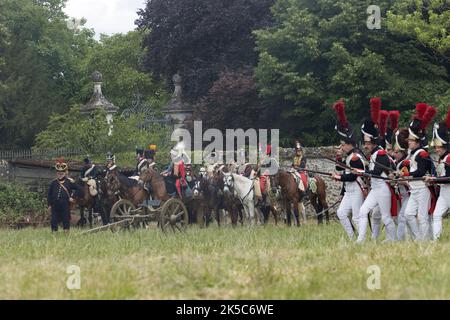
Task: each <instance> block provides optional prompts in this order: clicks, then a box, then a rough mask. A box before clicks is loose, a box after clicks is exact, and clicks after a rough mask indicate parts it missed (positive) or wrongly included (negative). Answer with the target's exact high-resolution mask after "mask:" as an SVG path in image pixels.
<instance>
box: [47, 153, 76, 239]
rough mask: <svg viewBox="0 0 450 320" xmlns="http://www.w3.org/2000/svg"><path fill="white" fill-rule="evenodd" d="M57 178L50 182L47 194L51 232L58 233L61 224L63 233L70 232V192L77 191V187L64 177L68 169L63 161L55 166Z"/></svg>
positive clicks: (71, 200)
mask: <svg viewBox="0 0 450 320" xmlns="http://www.w3.org/2000/svg"><path fill="white" fill-rule="evenodd" d="M55 169H56V176H57V178H56V179H55V180H53V181H52V183H51V184H50V188H49V189H48V194H47V204H48V209H49V211H51V229H52V232H56V231H58V224H59V223H62V225H63V229H64V231H65V232H69V230H70V204H71V202H73V201H74V200H73V199H72V192H73V191H79V188H78V186H76V185H75V184H74V183H72V182H71V181H70V180H69V178H68V177H67V175H66V172H67V171H68V170H69V167H68V165H67V163H66V162H64V160H63V159H59V160H57V161H56V164H55Z"/></svg>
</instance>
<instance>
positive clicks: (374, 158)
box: [353, 98, 396, 243]
mask: <svg viewBox="0 0 450 320" xmlns="http://www.w3.org/2000/svg"><path fill="white" fill-rule="evenodd" d="M370 108H371V120H367V121H365V123H364V124H363V126H362V127H361V132H362V134H363V136H364V148H365V149H366V150H367V151H368V152H369V153H370V163H369V167H368V168H366V171H365V172H366V173H368V174H370V175H372V176H381V177H385V178H387V177H388V174H387V173H386V169H385V168H386V167H391V160H390V159H389V156H388V154H387V152H386V151H385V150H383V148H381V147H380V146H379V136H380V133H379V130H378V126H379V121H380V111H381V99H380V98H373V99H371V100H370ZM380 165H381V166H380ZM353 173H355V174H358V171H357V170H353ZM391 197H392V191H391V187H390V185H388V184H387V183H386V181H385V180H383V179H380V178H375V177H371V190H370V192H369V194H368V195H367V198H366V199H365V201H364V203H363V205H362V207H361V209H360V212H359V232H358V240H357V242H358V243H362V242H364V241H365V239H366V232H367V225H368V219H369V213H370V212H371V211H373V210H374V209H376V207H377V206H378V208H379V211H380V214H381V219H382V221H383V223H384V225H385V227H386V241H395V238H396V230H395V223H394V220H393V219H392V216H391V214H392V213H391V201H392V198H391Z"/></svg>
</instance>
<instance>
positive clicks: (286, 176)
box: [269, 170, 329, 226]
mask: <svg viewBox="0 0 450 320" xmlns="http://www.w3.org/2000/svg"><path fill="white" fill-rule="evenodd" d="M269 177H270V184H271V187H272V190H271V192H273V193H275V192H276V187H277V186H279V187H280V188H281V198H282V203H283V206H284V209H285V211H286V215H287V224H288V225H291V212H292V208H293V209H294V218H295V224H296V225H297V226H300V220H299V211H298V205H299V204H300V203H301V201H302V200H303V198H304V196H305V192H302V191H301V190H299V189H298V184H297V181H296V179H295V178H294V176H293V174H292V173H290V172H286V171H283V170H279V171H278V173H277V174H275V175H272V176H269ZM314 178H315V179H316V181H317V192H316V193H313V192H311V191H310V190H308V193H309V194H308V195H309V197H310V201H311V204H312V205H313V207H314V209H315V210H316V213H317V214H318V215H317V221H318V223H319V224H322V223H323V213H322V211H323V210H326V209H328V204H327V201H326V185H325V182H324V180H323V179H322V178H320V177H319V176H315V177H314ZM326 219H327V222H328V221H329V214H328V211H326Z"/></svg>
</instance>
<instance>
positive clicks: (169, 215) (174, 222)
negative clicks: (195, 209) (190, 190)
mask: <svg viewBox="0 0 450 320" xmlns="http://www.w3.org/2000/svg"><path fill="white" fill-rule="evenodd" d="M188 221H189V216H188V211H187V209H186V206H185V205H184V204H183V202H182V201H181V200H180V199H177V198H172V199H170V200H168V201H167V202H165V203H164V205H163V206H162V208H161V214H160V223H159V225H160V227H161V229H162V230H163V231H167V230H169V229H172V231H173V232H176V231H180V232H183V231H185V230H186V228H187V225H188Z"/></svg>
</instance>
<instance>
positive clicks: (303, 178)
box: [292, 140, 308, 192]
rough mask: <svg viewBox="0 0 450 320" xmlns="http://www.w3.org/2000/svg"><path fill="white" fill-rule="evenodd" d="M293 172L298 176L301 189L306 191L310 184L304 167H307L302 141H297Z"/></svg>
mask: <svg viewBox="0 0 450 320" xmlns="http://www.w3.org/2000/svg"><path fill="white" fill-rule="evenodd" d="M292 168H293V172H294V173H295V175H296V177H297V182H298V188H299V190H301V191H303V192H305V191H306V188H307V186H308V176H307V175H306V174H305V172H304V171H302V169H306V158H305V157H304V154H303V148H302V145H301V144H300V141H298V140H296V141H295V156H294V161H293V163H292Z"/></svg>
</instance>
